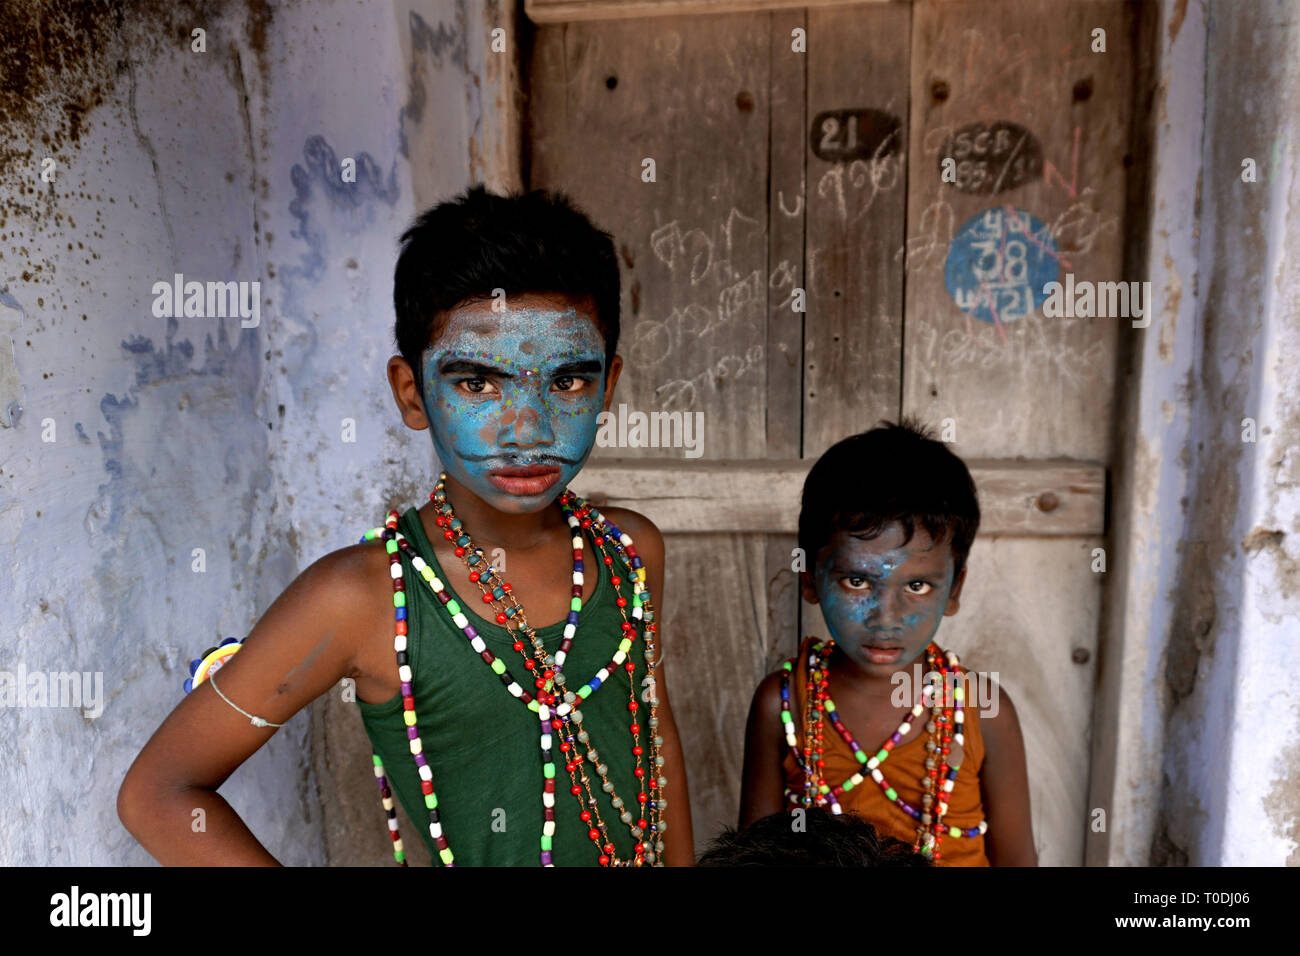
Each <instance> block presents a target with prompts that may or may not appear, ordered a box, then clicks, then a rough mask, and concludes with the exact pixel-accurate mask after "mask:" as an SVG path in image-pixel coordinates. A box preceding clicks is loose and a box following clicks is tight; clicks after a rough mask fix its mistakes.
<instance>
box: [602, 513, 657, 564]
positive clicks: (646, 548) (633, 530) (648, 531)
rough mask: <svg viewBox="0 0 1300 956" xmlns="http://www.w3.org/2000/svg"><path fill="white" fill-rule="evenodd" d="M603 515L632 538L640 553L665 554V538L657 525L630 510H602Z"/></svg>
mask: <svg viewBox="0 0 1300 956" xmlns="http://www.w3.org/2000/svg"><path fill="white" fill-rule="evenodd" d="M600 513H601V514H603V515H604V516H605V517H606V518H608V519H609V520H610V521H612V522H614V524H616V525H618V526H619V528H621V529H622V530H623V531H625V532H627V534H628V536H629V537H631V539H632V543H633V545H634V546H635V547H636V549H637V551H638V553H645V554H655V553H658V554H663V550H664V536H663V533H662V532H660V530H659V528H658V527H656V526H655V523H654V522H653V521H651V520H650V519H649V518H647V517H646V516H645V515H643V514H641V513H640V512H639V511H633V510H632V509H630V508H612V507H611V508H601V509H600Z"/></svg>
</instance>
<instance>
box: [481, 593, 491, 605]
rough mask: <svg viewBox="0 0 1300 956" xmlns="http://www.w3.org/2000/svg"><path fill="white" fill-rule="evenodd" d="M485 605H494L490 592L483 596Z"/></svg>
mask: <svg viewBox="0 0 1300 956" xmlns="http://www.w3.org/2000/svg"><path fill="white" fill-rule="evenodd" d="M483 603H484V604H491V603H492V594H491V592H489V593H487V594H484V595H483Z"/></svg>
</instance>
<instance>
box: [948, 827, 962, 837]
mask: <svg viewBox="0 0 1300 956" xmlns="http://www.w3.org/2000/svg"><path fill="white" fill-rule="evenodd" d="M948 836H950V837H959V836H961V830H959V829H958V828H957V827H949V828H948Z"/></svg>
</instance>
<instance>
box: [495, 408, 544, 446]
mask: <svg viewBox="0 0 1300 956" xmlns="http://www.w3.org/2000/svg"><path fill="white" fill-rule="evenodd" d="M537 406H538V403H534V402H527V403H522V404H518V405H516V406H515V407H514V408H513V409H507V410H506V412H505V414H503V415H502V416H501V435H500V438H499V441H500V444H501V446H502V447H509V446H513V447H516V448H532V447H533V446H535V445H549V444H552V443H553V442H554V440H555V435H554V433H553V432H552V431H551V417H550V415H548V414H547V412H546V408H545V406H543V407H541V408H539V407H537Z"/></svg>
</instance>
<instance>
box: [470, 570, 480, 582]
mask: <svg viewBox="0 0 1300 956" xmlns="http://www.w3.org/2000/svg"><path fill="white" fill-rule="evenodd" d="M469 579H470V580H471V581H474V582H476V583H477V582H478V572H477V571H471V572H470V573H469Z"/></svg>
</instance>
